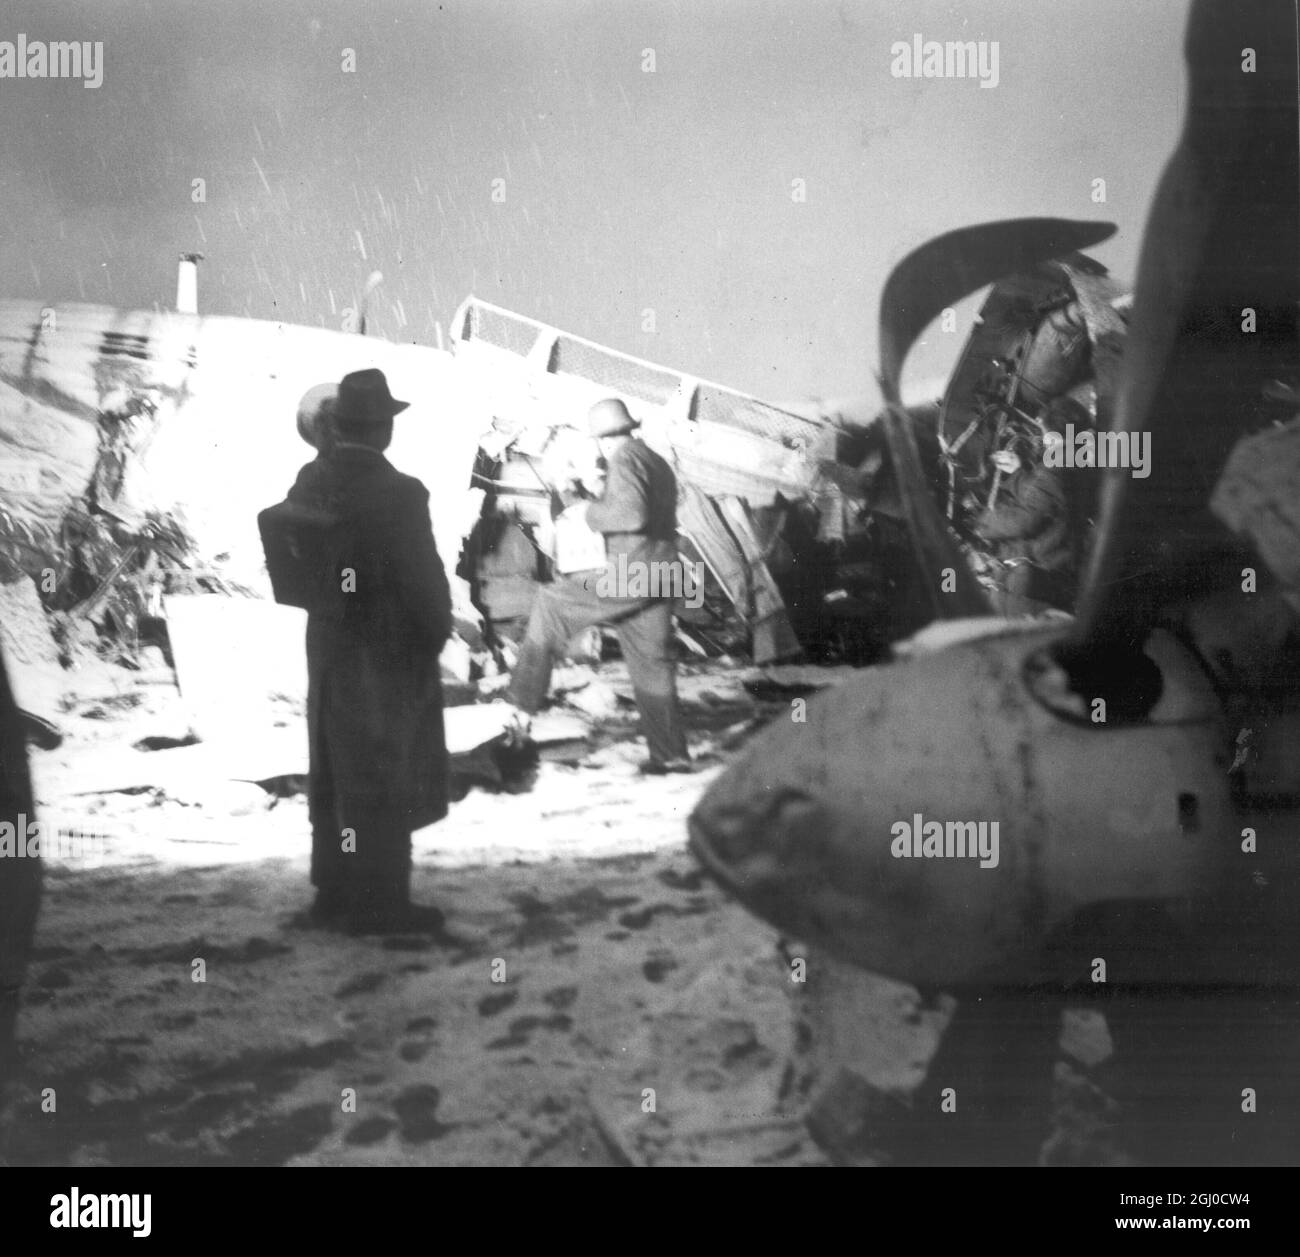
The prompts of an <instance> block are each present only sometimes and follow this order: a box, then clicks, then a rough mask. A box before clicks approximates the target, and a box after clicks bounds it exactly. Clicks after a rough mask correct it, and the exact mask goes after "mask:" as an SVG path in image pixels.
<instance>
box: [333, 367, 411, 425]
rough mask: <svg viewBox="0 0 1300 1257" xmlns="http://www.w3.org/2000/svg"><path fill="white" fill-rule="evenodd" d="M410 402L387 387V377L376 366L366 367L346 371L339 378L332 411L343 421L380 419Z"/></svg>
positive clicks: (375, 421) (386, 417)
mask: <svg viewBox="0 0 1300 1257" xmlns="http://www.w3.org/2000/svg"><path fill="white" fill-rule="evenodd" d="M410 404H411V403H410V402H402V401H398V400H397V398H396V397H394V396H393V395H392V393H390V392H389V391H388V380H387V378H386V377H385V376H384V373H383V372H382V371H381V370H379V368H378V367H366V368H365V370H363V371H350V372H349V373H348V374H347V375H345V376H344V377H343V378H342V379H341V380H340V381H339V393H338V401H337V402H336V403H335V407H334V413H335V415H336V416H337V417H338V418H339V419H341V420H342V421H343V422H344V423H383V422H384V421H385V420H388V419H391V418H392V417H393V416H394V415H396V414H400V413H401V412H402V411H403V410H405V409H406V408H407V407H408V406H409V405H410Z"/></svg>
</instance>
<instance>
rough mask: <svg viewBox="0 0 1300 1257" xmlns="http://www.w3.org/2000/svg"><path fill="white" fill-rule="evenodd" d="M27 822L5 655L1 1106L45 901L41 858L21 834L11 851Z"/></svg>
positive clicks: (18, 727)
mask: <svg viewBox="0 0 1300 1257" xmlns="http://www.w3.org/2000/svg"><path fill="white" fill-rule="evenodd" d="M24 820H25V821H26V822H27V823H28V824H29V825H30V824H31V823H32V822H33V821H34V813H33V807H32V783H31V778H30V776H29V775H28V771H27V745H26V741H25V738H24V733H23V722H22V717H21V715H20V714H19V711H18V707H17V704H16V703H15V702H14V697H13V692H12V691H11V690H10V688H9V675H8V672H7V671H6V669H5V665H4V660H3V658H0V824H3V825H5V826H6V827H10V826H11V827H12V829H9V828H6V830H5V834H6V841H5V843H4V845H3V847H0V1106H2V1105H3V1103H4V1098H5V1091H6V1089H7V1088H8V1086H9V1084H10V1082H12V1080H13V1077H14V1073H15V1063H16V1058H17V1053H16V1047H15V1042H14V1032H15V1023H16V1021H17V1017H18V1000H19V992H20V989H21V987H22V981H23V974H24V972H25V970H26V968H27V957H28V955H29V953H30V951H31V944H32V936H33V934H34V933H35V931H36V915H37V911H38V910H39V908H40V902H41V862H40V860H39V858H33V857H32V856H30V855H20V854H19V849H18V846H17V841H16V838H15V839H14V840H13V843H12V850H11V844H10V842H9V840H8V839H9V837H10V836H12V835H15V834H17V833H20V832H21V831H22V825H23V822H24ZM0 1111H3V1110H2V1109H0Z"/></svg>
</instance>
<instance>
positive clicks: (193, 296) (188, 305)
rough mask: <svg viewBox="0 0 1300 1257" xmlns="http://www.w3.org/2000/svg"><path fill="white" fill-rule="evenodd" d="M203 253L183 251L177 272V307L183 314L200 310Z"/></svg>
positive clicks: (195, 312)
mask: <svg viewBox="0 0 1300 1257" xmlns="http://www.w3.org/2000/svg"><path fill="white" fill-rule="evenodd" d="M202 260H203V254H201V253H182V254H181V262H180V267H179V268H178V269H177V272H176V309H177V311H178V312H179V313H181V314H198V312H199V263H200V262H201V261H202Z"/></svg>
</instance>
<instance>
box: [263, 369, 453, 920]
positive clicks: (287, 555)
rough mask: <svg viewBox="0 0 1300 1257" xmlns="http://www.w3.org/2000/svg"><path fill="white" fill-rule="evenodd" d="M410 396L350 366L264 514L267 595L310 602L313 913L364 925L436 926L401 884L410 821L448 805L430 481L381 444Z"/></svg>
mask: <svg viewBox="0 0 1300 1257" xmlns="http://www.w3.org/2000/svg"><path fill="white" fill-rule="evenodd" d="M405 406H406V403H404V402H398V401H396V400H395V399H394V398H393V397H392V396H391V395H390V394H389V392H388V384H387V381H386V380H385V379H384V376H383V373H382V372H380V371H377V370H367V371H358V372H353V373H352V374H351V375H348V376H345V377H344V379H343V381H342V383H341V384H340V385H339V389H338V397H337V400H336V401H335V402H334V404H333V407H332V412H331V411H330V410H329V409H327V412H326V415H325V429H326V432H327V433H328V436H329V438H331V439H329V440H328V441H325V440H322V441H321V442H320V444H321V445H324V446H325V448H324V449H322V452H321V454H320V456H319V457H318V458H316V459H315V460H313V461H312V462H310V463H308V464H307V465H306V466H305V467H303V468H302V470H301V471H300V472H299V473H298V479H297V482H296V483H295V484H294V486H293V488H292V489H291V490H290V491H289V495H288V497H287V499H286V500H285V502H284V503H283V504H282V505H281V506H280V507H275V508H272V509H271V511H268V512H264V513H263V536H264V539H265V540H266V545H267V561H268V566H269V567H271V568H272V569H273V570H272V577H273V581H274V579H275V577H276V569H277V568H279V569H281V570H280V584H279V586H278V587H277V597H280V596H281V594H280V589H282V588H292V589H293V590H294V592H293V594H292V595H290V596H291V597H294V598H297V599H299V601H298V602H297V605H304V606H306V608H307V611H308V620H307V670H308V693H307V725H308V734H309V738H310V757H311V758H310V777H309V804H310V813H311V824H312V862H311V878H312V883H313V885H315V887H316V892H317V893H316V901H315V903H314V905H313V908H312V910H311V914H310V916H311V919H312V920H314V921H316V922H318V923H321V924H341V925H343V926H345V927H347V928H350V929H352V930H353V931H356V932H362V933H372V932H390V931H403V930H406V931H409V930H426V929H428V930H434V931H437V930H440V929H441V927H442V914H441V913H440V912H439V911H438V910H437V909H435V908H425V907H419V906H416V905H413V904H411V902H410V898H409V896H410V876H411V832H412V830H413V829H418V828H420V827H422V826H424V825H428V824H431V823H433V822H434V821H437V820H441V819H442V818H443V817H445V816H446V814H447V750H446V742H445V738H444V731H443V714H442V681H441V676H440V673H439V667H438V656H439V654H440V653H441V651H442V647H443V645H444V644H445V642H446V640H447V637H448V635H449V634H450V631H451V599H450V594H449V591H448V586H447V577H446V574H445V572H444V569H443V566H442V562H441V560H440V559H439V557H438V552H437V548H436V546H435V544H434V539H433V531H432V527H431V523H430V517H429V494H428V491H427V490H426V489H425V487H424V486H423V485H422V484H421V483H420V482H419V481H418V480H416V479H414V478H413V477H411V476H406V475H403V474H402V473H401V472H399V471H397V470H396V469H395V468H394V467H393V466H392V464H391V463H389V462H388V460H387V459H386V458H385V457H384V455H383V451H384V450H385V449H386V448H387V447H388V445H389V443H390V441H391V440H392V435H393V416H394V415H395V414H397V413H398V412H399V411H400V410H402V409H404V408H405ZM268 517H269V518H268ZM286 569H287V574H286ZM282 600H286V599H282Z"/></svg>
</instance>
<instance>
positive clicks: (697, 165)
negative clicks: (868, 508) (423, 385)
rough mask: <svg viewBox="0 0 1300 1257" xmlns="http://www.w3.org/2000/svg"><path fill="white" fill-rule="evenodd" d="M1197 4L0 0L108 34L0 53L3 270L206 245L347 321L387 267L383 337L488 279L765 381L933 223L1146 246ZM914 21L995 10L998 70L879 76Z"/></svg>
mask: <svg viewBox="0 0 1300 1257" xmlns="http://www.w3.org/2000/svg"><path fill="white" fill-rule="evenodd" d="M1186 7H1187V6H1186V0H1144V2H1143V3H1141V4H1135V3H1133V0H1070V2H1068V3H1067V2H1065V0H1051V2H1042V0H1040V2H1037V3H1030V2H1029V0H1020V2H1018V3H1007V2H1005V0H1001V2H989V3H962V4H952V3H939V2H936V0H909V3H907V4H902V3H889V4H886V3H883V0H872V2H870V3H868V2H866V0H859V2H848V0H845V2H844V3H833V2H830V0H681V2H680V3H677V2H673V0H664V2H658V0H656V2H654V3H651V2H649V0H599V3H592V2H589V0H473V2H466V0H456V2H447V3H442V4H439V3H437V2H436V0H433V2H430V0H369V2H367V3H353V2H347V3H345V2H344V0H259V2H258V3H245V2H244V0H205V2H203V3H194V2H191V0H84V2H81V0H77V2H66V0H65V2H60V0H54V2H51V0H42V2H41V3H39V4H36V3H28V2H27V0H18V2H17V3H15V2H14V0H5V3H4V6H3V11H2V12H0V39H4V40H16V39H17V37H18V35H19V34H20V33H23V34H26V35H27V37H28V39H29V40H36V39H40V40H55V39H77V40H102V41H103V42H104V45H105V47H104V82H103V85H102V87H100V88H99V89H97V90H90V89H87V88H84V87H82V86H81V85H80V84H79V83H76V82H68V81H33V80H16V79H2V80H0V171H2V174H0V215H2V217H3V222H4V225H5V231H4V235H3V237H0V296H6V297H35V298H40V299H41V300H45V301H49V302H51V303H53V302H57V301H67V300H87V301H97V302H110V303H112V304H115V305H120V306H129V307H146V308H149V307H152V306H154V305H156V304H161V305H164V306H166V305H169V304H170V303H171V301H172V299H173V296H174V292H175V263H176V255H177V254H178V253H179V252H180V251H182V250H189V249H199V250H201V251H202V252H203V253H204V254H205V255H206V261H205V263H204V267H203V270H202V273H201V277H200V296H199V300H200V309H201V310H202V311H204V312H206V313H220V314H246V315H250V316H252V317H255V318H273V319H275V318H278V319H284V320H288V321H292V322H301V323H307V324H313V325H324V326H331V327H338V326H340V323H341V319H342V312H343V310H344V308H345V307H347V306H349V305H354V304H355V302H356V299H357V296H358V294H359V291H360V288H361V286H362V284H363V283H364V281H365V278H366V276H367V274H368V273H369V272H370V271H371V270H373V269H376V268H378V269H380V270H382V271H383V273H384V276H385V282H384V284H383V286H382V287H381V288H380V289H379V291H378V293H377V294H376V296H375V299H374V303H373V307H372V308H373V313H374V327H375V329H376V330H377V331H379V332H380V333H382V334H384V335H387V336H390V337H393V338H403V339H408V340H418V341H421V342H426V343H432V341H433V337H434V322H435V320H437V321H441V322H442V323H443V324H444V326H445V325H446V322H447V320H448V319H449V317H450V315H451V312H452V311H453V309H454V308H455V306H456V305H457V303H458V302H459V301H460V300H461V299H462V298H463V297H464V296H466V295H467V294H468V293H469V292H471V291H473V292H475V293H477V294H478V295H479V296H481V297H484V298H486V299H488V300H491V301H495V302H497V303H499V304H501V305H504V306H507V307H508V308H511V309H515V310H518V311H520V312H521V313H525V314H531V315H534V316H536V317H539V318H542V319H545V320H546V321H548V322H552V323H555V324H557V325H559V326H561V327H564V328H566V329H567V330H570V331H573V332H576V333H578V334H580V335H585V336H588V337H590V338H592V339H595V340H598V341H601V342H604V343H607V344H610V345H613V346H615V347H617V348H620V349H623V350H626V351H628V352H632V353H636V354H639V355H641V356H643V357H646V358H649V359H651V360H653V361H658V362H663V363H666V364H668V365H671V366H674V367H677V368H679V369H682V370H686V371H689V372H691V373H694V374H698V375H702V376H705V377H708V378H712V379H715V380H719V381H722V382H724V383H727V384H731V385H734V386H737V387H740V388H744V389H747V390H750V391H753V392H757V393H759V394H760V395H762V396H765V397H769V398H774V399H783V398H796V397H804V396H809V395H814V394H820V395H832V396H833V395H839V394H846V393H854V392H860V391H864V390H868V389H869V388H870V373H871V366H872V362H873V359H874V342H875V331H874V323H875V318H876V307H877V302H878V299H879V292H880V287H881V285H882V283H883V281H884V279H885V276H886V274H887V273H888V270H889V267H890V266H891V265H892V264H893V262H895V261H897V260H898V259H899V258H900V257H901V256H902V255H903V254H904V253H906V252H907V251H908V250H909V249H911V248H912V247H914V246H915V245H917V244H919V243H921V242H922V241H923V240H925V239H926V238H927V237H929V236H931V235H934V234H937V233H938V232H941V231H945V230H948V229H950V228H952V227H956V226H960V225H963V224H967V223H971V222H977V221H981V220H984V219H989V218H997V217H1013V216H1020V215H1026V214H1054V215H1061V216H1064V217H1072V218H1108V219H1112V220H1114V221H1117V222H1118V223H1119V224H1120V227H1121V233H1120V235H1119V237H1118V238H1117V239H1116V240H1115V241H1114V242H1112V243H1111V244H1108V245H1107V246H1104V247H1103V248H1102V249H1101V250H1099V252H1098V256H1099V257H1100V258H1101V259H1102V260H1103V261H1105V262H1106V263H1107V264H1108V265H1110V266H1112V268H1113V269H1114V270H1115V271H1116V272H1117V273H1118V274H1119V275H1121V277H1123V278H1126V279H1127V278H1129V277H1131V274H1132V270H1133V266H1134V262H1135V258H1136V247H1137V242H1138V238H1139V235H1140V231H1141V226H1142V222H1143V219H1144V217H1145V213H1146V209H1147V205H1148V203H1149V200H1150V197H1151V194H1152V192H1153V190H1154V186H1155V181H1156V179H1157V178H1158V177H1159V173H1160V169H1161V167H1162V165H1163V163H1164V161H1165V159H1166V157H1167V156H1168V154H1169V152H1170V149H1171V148H1172V145H1173V142H1174V140H1175V137H1176V134H1177V128H1178V124H1179V120H1180V110H1181V101H1182V95H1183V70H1182V63H1181V56H1180V44H1181V32H1182V26H1183V22H1184V19H1185V15H1186ZM913 33H920V34H921V35H922V36H924V37H925V38H927V39H930V38H933V39H940V40H943V39H974V40H980V39H986V40H997V41H998V44H999V72H1000V82H999V84H998V86H997V87H996V88H994V89H984V88H980V87H979V86H978V83H977V82H976V81H953V80H912V81H908V80H903V79H897V78H894V77H892V76H891V74H890V71H889V67H890V59H891V58H890V45H891V43H893V42H894V41H895V40H910V39H911V37H912V35H913ZM345 48H353V49H355V51H356V72H355V73H352V74H347V73H344V72H343V71H342V68H341V67H342V56H343V49H345ZM647 48H651V49H653V50H654V57H655V72H654V73H645V72H643V69H642V64H643V50H644V49H647ZM1096 177H1102V178H1105V179H1106V181H1107V195H1108V200H1107V204H1105V205H1100V206H1099V205H1095V204H1093V203H1092V201H1091V200H1090V192H1091V180H1092V179H1093V178H1096ZM195 178H202V179H204V180H205V181H206V185H207V187H206V192H207V200H206V203H204V204H195V203H193V202H192V200H191V181H192V180H193V179H195ZM494 179H504V180H505V196H506V199H505V202H504V203H503V204H497V203H494V202H493V200H492V187H493V183H492V181H493V180H494ZM794 179H803V180H805V181H806V186H807V200H806V202H803V203H797V202H795V201H794V200H793V199H792V196H791V186H792V184H791V181H792V180H794ZM363 250H364V253H363ZM647 307H650V308H653V310H654V311H655V324H656V328H655V331H654V332H653V333H647V332H644V331H643V330H642V311H643V310H644V309H645V308H647ZM955 348H956V343H955V338H953V337H947V338H943V337H940V336H937V335H932V336H931V338H930V343H929V344H928V345H927V346H925V347H923V348H922V350H921V352H920V353H919V355H918V359H919V361H918V366H917V370H918V372H920V373H921V374H927V375H928V374H933V373H935V372H938V371H941V370H943V369H944V368H945V367H946V365H947V361H948V359H949V358H950V357H951V355H952V353H953V352H954V351H955Z"/></svg>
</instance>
